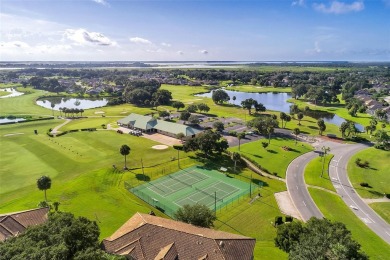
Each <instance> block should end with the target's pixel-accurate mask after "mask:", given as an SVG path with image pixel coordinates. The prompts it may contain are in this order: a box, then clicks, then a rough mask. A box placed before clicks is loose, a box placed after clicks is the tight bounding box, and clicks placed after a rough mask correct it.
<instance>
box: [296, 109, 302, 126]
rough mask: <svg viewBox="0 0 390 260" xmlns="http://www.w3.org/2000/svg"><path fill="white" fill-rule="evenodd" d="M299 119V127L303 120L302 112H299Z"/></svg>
mask: <svg viewBox="0 0 390 260" xmlns="http://www.w3.org/2000/svg"><path fill="white" fill-rule="evenodd" d="M297 118H298V121H299V122H298V125H301V120H302V118H303V113H302V112H299V113H298V115H297Z"/></svg>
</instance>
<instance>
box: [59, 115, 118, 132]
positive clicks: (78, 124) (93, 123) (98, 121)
mask: <svg viewBox="0 0 390 260" xmlns="http://www.w3.org/2000/svg"><path fill="white" fill-rule="evenodd" d="M119 119H120V118H119V117H97V118H80V119H74V120H72V121H71V122H69V123H67V124H66V125H64V126H63V127H61V128H60V129H59V131H69V130H73V129H83V128H97V129H103V127H102V124H104V125H106V127H107V125H108V124H111V126H112V127H117V123H116V122H117V120H119Z"/></svg>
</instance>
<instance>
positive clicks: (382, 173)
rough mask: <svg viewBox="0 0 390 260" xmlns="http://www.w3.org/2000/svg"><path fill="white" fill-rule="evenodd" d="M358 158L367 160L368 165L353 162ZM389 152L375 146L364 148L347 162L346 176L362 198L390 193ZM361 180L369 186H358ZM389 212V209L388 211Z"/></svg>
mask: <svg viewBox="0 0 390 260" xmlns="http://www.w3.org/2000/svg"><path fill="white" fill-rule="evenodd" d="M357 158H360V159H361V160H362V162H364V161H368V162H369V163H370V165H369V167H367V168H361V167H358V166H357V165H356V164H355V160H356V159H357ZM389 161H390V152H388V151H383V150H378V149H375V148H373V147H372V148H368V149H365V150H363V151H361V152H359V153H357V154H355V155H354V156H353V157H352V158H351V160H350V161H349V163H348V176H349V179H350V181H351V183H352V185H353V187H355V189H356V191H357V192H358V193H359V195H360V196H361V197H363V198H382V197H383V196H384V193H390V186H389V183H390V168H389ZM361 182H366V183H368V184H369V185H370V186H371V188H365V187H362V186H360V183H361ZM389 212H390V211H389Z"/></svg>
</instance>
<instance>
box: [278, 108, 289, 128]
mask: <svg viewBox="0 0 390 260" xmlns="http://www.w3.org/2000/svg"><path fill="white" fill-rule="evenodd" d="M279 117H280V120H282V128H284V127H283V122H284V120H286V118H287V114H286V113H284V112H280V115H279Z"/></svg>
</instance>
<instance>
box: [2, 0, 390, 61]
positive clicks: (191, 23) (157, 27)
mask: <svg viewBox="0 0 390 260" xmlns="http://www.w3.org/2000/svg"><path fill="white" fill-rule="evenodd" d="M0 60H2V61H23V60H37V61H38V60H49V61H57V60H64V61H67V60H74V61H77V60H91V61H104V60H118V61H137V60H142V61H163V60H168V61H181V60H183V61H185V60H196V61H204V60H233V61H290V60H297V61H307V60H315V61H321V60H348V61H390V0H266V1H265V0H250V1H246V0H196V1H193V0H176V1H167V0H155V1H151V0H1V1H0Z"/></svg>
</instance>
